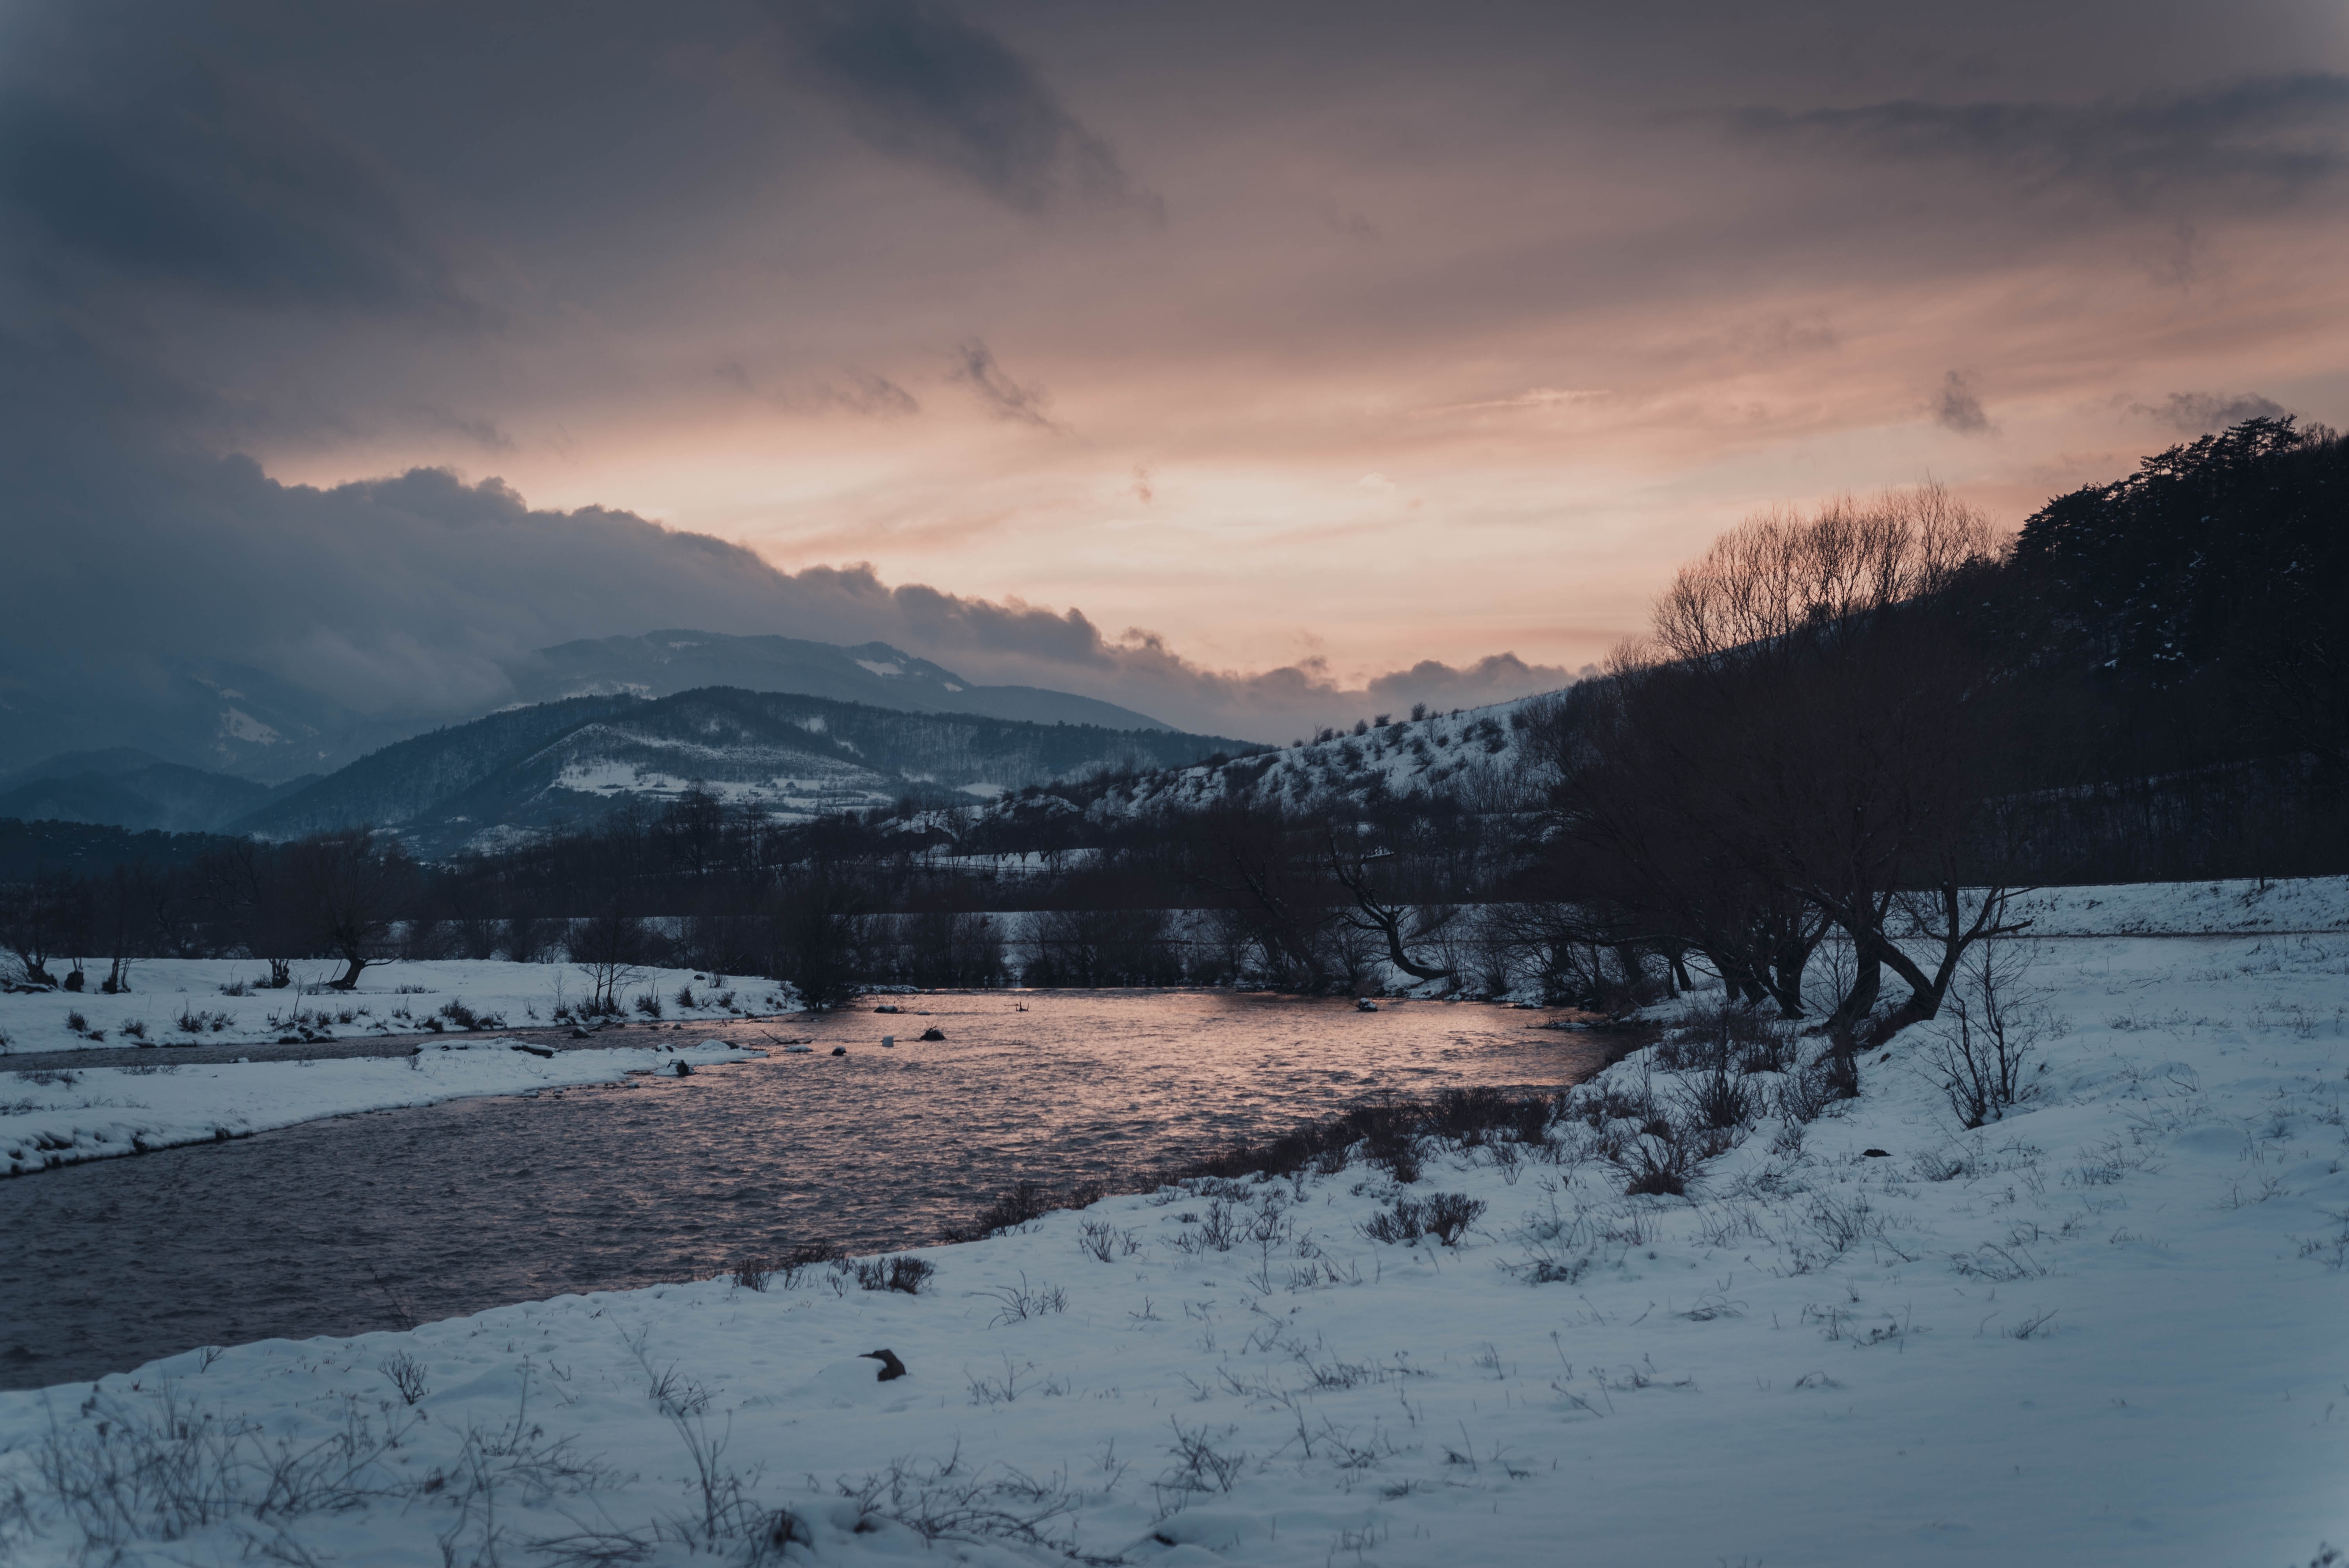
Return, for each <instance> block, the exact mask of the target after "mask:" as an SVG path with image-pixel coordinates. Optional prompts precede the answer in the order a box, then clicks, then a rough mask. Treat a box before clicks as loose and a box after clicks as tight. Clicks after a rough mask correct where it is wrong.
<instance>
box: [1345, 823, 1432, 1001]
mask: <svg viewBox="0 0 2349 1568" xmlns="http://www.w3.org/2000/svg"><path fill="white" fill-rule="evenodd" d="M1321 841H1322V848H1323V851H1324V852H1325V853H1326V854H1327V855H1328V856H1329V861H1330V875H1331V876H1333V877H1335V878H1336V879H1337V881H1338V885H1339V886H1340V887H1341V888H1343V889H1345V891H1346V892H1347V895H1348V896H1349V897H1350V898H1351V899H1352V900H1353V906H1352V907H1351V908H1350V909H1348V908H1340V910H1339V912H1338V919H1339V921H1340V923H1343V924H1345V925H1347V926H1350V927H1351V928H1352V929H1353V930H1355V931H1358V932H1362V933H1365V934H1370V935H1372V936H1376V937H1379V938H1381V939H1382V940H1383V941H1384V942H1385V944H1386V950H1387V961H1388V962H1389V963H1391V964H1392V965H1394V966H1395V967H1396V968H1398V969H1400V970H1402V972H1403V973H1404V974H1406V975H1411V976H1412V977H1413V978H1414V979H1419V980H1450V981H1455V982H1456V981H1457V980H1458V979H1459V973H1458V971H1456V970H1454V969H1452V968H1450V967H1447V966H1446V965H1441V964H1423V963H1421V962H1420V961H1419V960H1417V959H1415V958H1413V956H1412V955H1411V951H1410V949H1409V948H1408V947H1407V946H1406V945H1405V944H1404V936H1403V923H1404V921H1405V920H1407V919H1409V918H1411V915H1412V908H1411V906H1410V905H1408V904H1403V903H1394V902H1392V901H1391V900H1388V899H1385V898H1382V897H1381V896H1380V894H1379V888H1378V881H1377V875H1376V873H1375V872H1374V871H1373V870H1372V867H1373V865H1374V863H1375V862H1376V861H1379V860H1381V859H1382V858H1384V857H1382V856H1381V854H1380V853H1379V852H1377V851H1371V850H1365V849H1364V848H1363V847H1362V843H1361V838H1360V837H1359V835H1355V836H1352V842H1350V843H1349V844H1345V845H1340V843H1339V841H1338V830H1337V828H1336V827H1335V826H1334V825H1333V824H1330V823H1324V824H1322V829H1321ZM1426 935H1427V933H1426V932H1425V931H1424V930H1419V929H1415V930H1414V931H1413V937H1412V939H1413V940H1415V941H1416V940H1423V939H1424V938H1425V936H1426Z"/></svg>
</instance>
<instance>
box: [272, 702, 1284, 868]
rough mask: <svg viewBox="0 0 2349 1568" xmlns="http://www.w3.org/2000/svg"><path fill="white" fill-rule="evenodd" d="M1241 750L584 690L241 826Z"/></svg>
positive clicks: (433, 833)
mask: <svg viewBox="0 0 2349 1568" xmlns="http://www.w3.org/2000/svg"><path fill="white" fill-rule="evenodd" d="M1247 749H1248V748H1247V745H1246V743H1244V742H1240V741H1235V740H1229V739H1224V738H1218V737H1214V736H1196V735H1185V734H1182V733H1180V732H1179V731H1173V730H1159V729H1144V730H1114V729H1104V728H1101V727H1094V726H1091V725H1075V724H1033V723H1027V722H1023V721H1019V720H1015V719H999V718H987V717H976V716H968V715H953V714H936V713H915V712H907V711H903V710H896V709H889V708H880V707H868V706H865V705H864V704H860V703H852V702H834V701H830V700H827V699H825V698H823V697H811V696H791V695H785V694H780V693H771V692H750V691H740V690H736V689H732V688H728V687H712V688H709V689H705V690H699V691H690V692H683V693H679V694H678V695H677V696H669V697H662V698H658V699H645V698H637V697H628V696H594V697H574V698H570V699H568V700H566V701H564V702H556V703H543V704H539V705H537V706H534V707H525V708H517V709H514V710H512V711H511V712H508V713H502V714H495V715H492V716H491V717H488V718H484V719H477V720H475V721H474V722H473V723H471V724H466V725H459V726H455V727H451V728H449V729H443V730H437V731H435V732H433V733H432V734H430V735H424V736H419V737H417V738H415V739H413V740H408V741H403V742H401V743H399V744H398V745H397V746H391V747H387V748H384V749H383V750H381V751H378V752H377V753H375V754H374V755H372V756H370V757H367V758H361V759H360V760H359V761H357V762H355V763H353V764H352V765H351V766H349V767H348V768H346V769H342V770H341V771H339V772H337V773H335V774H332V775H330V776H328V777H327V778H326V779H321V780H320V781H319V782H317V783H316V784H315V785H312V786H311V787H310V788H309V789H305V790H303V791H301V792H300V793H298V794H296V795H294V796H292V797H290V798H288V799H285V800H284V801H281V802H278V803H276V804H274V805H273V806H271V807H270V808H268V809H267V810H264V811H262V812H261V813H259V814H257V815H256V816H254V817H252V818H250V819H247V820H245V821H244V822H243V823H241V824H239V826H240V827H241V828H242V829H243V830H246V831H251V832H254V833H259V834H262V835H264V836H265V837H270V838H292V837H296V836H299V835H301V834H304V833H309V832H316V831H320V830H332V829H335V828H339V827H345V826H349V825H353V824H357V823H362V822H366V823H372V824H374V825H376V826H378V827H380V828H389V829H396V830H398V832H399V833H400V834H401V835H402V836H403V837H404V838H406V839H408V840H409V841H410V843H411V844H412V846H413V847H414V848H415V850H416V851H418V852H419V853H421V854H425V855H433V854H439V853H445V852H447V851H450V850H453V849H456V848H458V847H460V846H462V845H465V844H467V843H484V844H486V843H495V842H498V841H501V840H502V838H504V837H507V836H510V835H511V833H512V830H536V829H543V828H549V827H554V826H556V825H558V824H562V823H585V822H589V821H592V820H595V819H597V818H599V817H602V816H603V815H605V814H606V813H607V812H609V811H611V810H615V809H616V807H618V806H619V805H621V804H622V803H624V802H627V801H638V802H648V803H662V802H667V801H671V800H674V799H678V797H679V796H681V795H682V794H684V793H685V791H686V790H687V789H688V787H690V786H692V785H695V784H697V783H698V784H700V785H702V786H704V787H705V788H706V789H708V791H709V793H711V794H713V795H715V796H717V797H718V798H719V799H723V800H726V801H728V802H730V803H733V804H738V805H740V804H750V803H754V802H755V803H756V804H758V805H759V806H761V808H763V809H764V810H767V811H769V812H771V813H772V814H774V815H777V816H780V817H781V818H784V819H786V820H789V819H792V818H809V817H813V816H816V815H818V814H823V813H833V812H840V811H844V810H860V811H861V810H868V809H870V808H872V807H874V806H883V805H886V806H894V805H895V804H897V803H899V802H900V801H904V800H907V799H911V800H913V801H915V802H916V803H926V804H929V805H933V806H935V805H941V804H947V803H950V802H957V801H958V802H960V803H962V804H966V805H975V804H977V803H978V802H979V801H982V800H987V799H994V798H995V797H997V796H999V795H1001V794H1003V793H1006V792H1008V791H1012V790H1017V789H1020V788H1021V787H1023V786H1026V785H1030V784H1035V783H1040V782H1044V781H1049V780H1054V779H1066V778H1076V777H1081V776H1083V775H1085V774H1087V773H1092V772H1109V771H1118V772H1132V771H1134V770H1136V769H1154V768H1164V767H1170V766H1183V765H1187V764H1190V763H1193V762H1196V761H1199V760H1200V759H1202V758H1206V757H1208V756H1211V755H1215V754H1217V753H1225V754H1228V753H1230V752H1233V751H1245V750H1247Z"/></svg>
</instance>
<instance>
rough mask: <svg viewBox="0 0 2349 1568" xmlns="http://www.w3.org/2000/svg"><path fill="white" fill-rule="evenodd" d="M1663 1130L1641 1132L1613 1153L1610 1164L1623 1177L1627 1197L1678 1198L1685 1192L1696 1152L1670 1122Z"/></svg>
mask: <svg viewBox="0 0 2349 1568" xmlns="http://www.w3.org/2000/svg"><path fill="white" fill-rule="evenodd" d="M1664 1126H1665V1130H1664V1131H1662V1132H1661V1133H1660V1132H1656V1131H1646V1132H1642V1133H1640V1136H1639V1137H1637V1138H1634V1139H1630V1140H1627V1141H1626V1142H1624V1144H1623V1145H1622V1146H1621V1147H1620V1148H1619V1149H1618V1150H1616V1151H1615V1153H1614V1156H1613V1162H1614V1165H1615V1168H1616V1169H1617V1170H1619V1171H1622V1173H1623V1191H1624V1192H1625V1193H1626V1194H1636V1193H1642V1192H1644V1193H1649V1194H1652V1195H1654V1196H1659V1197H1677V1196H1679V1195H1680V1194H1682V1193H1683V1192H1685V1191H1688V1179H1689V1177H1690V1176H1691V1175H1692V1173H1693V1172H1694V1171H1695V1169H1696V1150H1694V1149H1692V1147H1690V1145H1689V1143H1688V1141H1687V1140H1685V1139H1683V1138H1682V1137H1681V1136H1680V1133H1679V1130H1678V1129H1676V1128H1673V1127H1672V1126H1671V1123H1669V1122H1667V1123H1665V1124H1664Z"/></svg>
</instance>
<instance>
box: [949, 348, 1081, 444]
mask: <svg viewBox="0 0 2349 1568" xmlns="http://www.w3.org/2000/svg"><path fill="white" fill-rule="evenodd" d="M947 377H948V379H950V380H954V381H958V382H960V383H961V384H962V385H964V386H965V387H969V388H970V390H971V395H972V396H973V397H977V398H978V400H979V403H980V404H981V405H982V406H983V407H985V408H986V409H987V411H988V413H990V414H992V415H994V416H995V417H996V418H999V419H1011V420H1016V421H1017V422H1019V423H1020V424H1022V425H1033V426H1035V427H1036V428H1038V429H1040V430H1058V429H1060V428H1061V425H1060V423H1059V421H1057V420H1055V419H1054V418H1052V417H1051V416H1050V414H1048V413H1046V412H1045V409H1046V407H1048V406H1049V405H1050V402H1051V399H1050V397H1046V396H1045V393H1044V389H1043V388H1042V387H1036V386H1024V387H1023V386H1021V385H1020V384H1019V382H1017V381H1014V380H1013V379H1012V378H1011V377H1009V376H1008V375H1006V374H1005V373H1004V369H1003V366H1001V365H999V364H998V363H996V358H995V351H994V350H993V349H991V348H989V347H988V346H987V345H986V344H985V343H983V342H981V341H980V340H979V339H978V338H976V337H973V338H967V339H965V340H964V341H963V342H961V343H959V344H957V345H956V346H955V367H954V368H953V369H952V370H950V371H948V372H947Z"/></svg>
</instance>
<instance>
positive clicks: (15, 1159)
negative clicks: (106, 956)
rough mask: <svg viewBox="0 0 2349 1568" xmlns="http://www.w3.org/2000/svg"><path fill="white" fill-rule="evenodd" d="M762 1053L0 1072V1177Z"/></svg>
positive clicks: (430, 1050)
mask: <svg viewBox="0 0 2349 1568" xmlns="http://www.w3.org/2000/svg"><path fill="white" fill-rule="evenodd" d="M765 1054H766V1053H765V1052H763V1051H758V1050H745V1049H742V1048H740V1047H732V1046H728V1045H724V1044H721V1043H719V1042H718V1041H715V1040H710V1041H706V1042H703V1043H701V1044H698V1045H684V1044H681V1043H680V1044H678V1045H676V1046H660V1047H634V1048H630V1047H617V1048H610V1049H579V1050H563V1051H551V1050H549V1049H547V1048H546V1047H541V1046H530V1045H523V1044H518V1043H516V1042H515V1041H512V1040H510V1039H507V1038H504V1037H498V1036H491V1037H466V1038H464V1039H460V1040H453V1041H449V1042H447V1043H444V1044H434V1045H426V1046H423V1047H419V1048H418V1050H417V1051H416V1053H415V1054H414V1055H412V1056H407V1057H339V1058H336V1059H334V1060H329V1061H276V1062H224V1063H215V1064H207V1065H201V1066H200V1065H196V1064H192V1063H191V1064H189V1065H186V1066H180V1065H176V1064H174V1063H171V1062H168V1061H165V1062H158V1063H156V1064H155V1065H154V1066H152V1067H148V1066H145V1065H143V1064H142V1065H140V1066H138V1067H133V1068H84V1067H74V1068H65V1069H62V1070H57V1071H48V1072H36V1073H0V1175H12V1176H13V1175H25V1174H28V1173H31V1172H34V1171H43V1170H47V1169H50V1168H52V1167H55V1166H58V1165H70V1164H75V1163H78V1161H84V1160H105V1159H109V1158H111V1157H113V1156H116V1155H121V1154H143V1153H145V1152H147V1151H148V1150H150V1149H169V1148H171V1147H172V1146H173V1145H175V1144H182V1143H207V1142H211V1141H213V1140H226V1139H230V1138H243V1137H244V1136H246V1135H248V1134H250V1133H254V1132H266V1131H268V1130H271V1129H273V1128H279V1127H292V1126H294V1125H295V1124H296V1123H299V1122H305V1121H316V1120H319V1119H322V1118H325V1117H329V1116H354V1115H357V1114H358V1113H359V1112H362V1111H369V1110H390V1109H395V1108H397V1107H399V1106H409V1105H436V1104H438V1103H440V1101H442V1100H446V1099H468V1098H470V1097H472V1096H475V1095H487V1094H536V1093H538V1092H540V1091H541V1090H543V1089H554V1088H574V1087H576V1086H578V1085H581V1084H595V1083H616V1082H621V1081H623V1080H625V1079H626V1078H627V1077H628V1076H629V1075H630V1074H631V1073H649V1072H674V1071H676V1070H678V1067H679V1065H680V1064H682V1065H683V1066H684V1067H686V1068H688V1070H689V1069H690V1068H695V1067H704V1066H715V1065H717V1064H719V1063H721V1062H739V1061H748V1060H750V1059H751V1058H753V1057H761V1056H764V1055H765Z"/></svg>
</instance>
